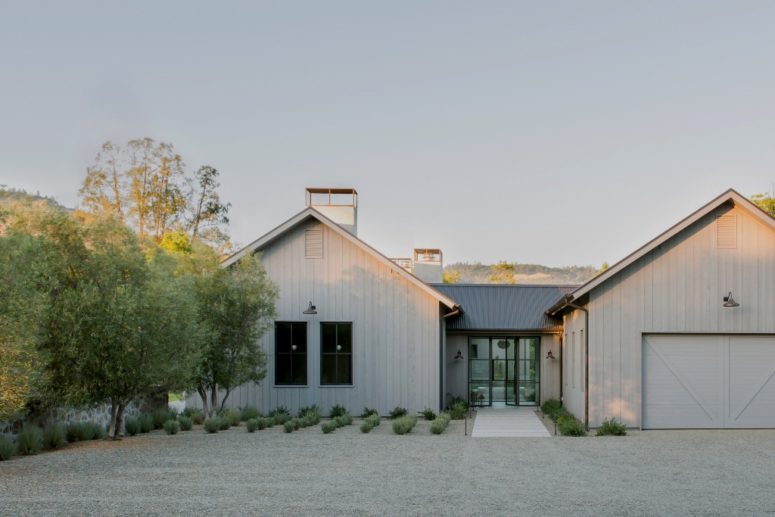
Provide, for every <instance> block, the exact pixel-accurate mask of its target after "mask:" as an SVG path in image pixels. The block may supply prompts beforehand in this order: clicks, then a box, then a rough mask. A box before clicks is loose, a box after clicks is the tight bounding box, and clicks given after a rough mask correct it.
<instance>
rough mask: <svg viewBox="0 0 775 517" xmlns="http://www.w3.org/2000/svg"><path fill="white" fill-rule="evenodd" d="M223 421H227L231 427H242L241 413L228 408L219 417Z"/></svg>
mask: <svg viewBox="0 0 775 517" xmlns="http://www.w3.org/2000/svg"><path fill="white" fill-rule="evenodd" d="M218 416H219V417H221V419H222V420H226V421H227V422H228V423H229V425H230V426H231V427H237V426H238V425H240V422H241V420H240V412H239V411H237V410H236V409H232V408H226V409H224V410H223V411H221V414H220V415H218Z"/></svg>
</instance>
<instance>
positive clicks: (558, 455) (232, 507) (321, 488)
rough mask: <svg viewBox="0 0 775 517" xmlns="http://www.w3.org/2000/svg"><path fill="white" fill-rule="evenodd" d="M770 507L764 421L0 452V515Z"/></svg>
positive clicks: (251, 437)
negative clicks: (740, 425) (707, 427)
mask: <svg viewBox="0 0 775 517" xmlns="http://www.w3.org/2000/svg"><path fill="white" fill-rule="evenodd" d="M205 512H208V513H214V514H231V515H243V514H273V515H274V514H284V515H299V514H326V515H333V514H337V515H338V514H348V515H366V514H370V515H396V514H426V515H430V514H433V515H441V514H445V515H449V514H452V515H481V514H511V515H514V514H521V515H560V514H568V515H668V514H680V515H746V514H757V515H758V514H766V513H775V431H769V430H766V431H650V432H640V433H634V434H633V435H632V436H628V437H624V438H593V437H588V438H489V439H486V438H479V439H473V438H467V437H465V436H463V432H462V423H460V422H453V423H452V425H451V427H450V430H449V434H444V435H441V436H433V435H430V434H429V433H428V424H427V422H420V423H419V424H418V427H417V428H416V429H415V431H413V433H412V434H410V435H406V436H394V435H392V434H390V431H389V425H386V423H384V422H383V424H382V425H381V426H380V427H379V428H377V429H376V430H375V431H374V432H372V434H369V435H362V434H361V433H360V431H359V430H358V428H357V421H356V425H354V426H352V427H348V428H343V429H339V430H337V431H336V432H334V433H332V434H330V435H323V434H322V433H321V432H320V430H319V428H317V427H315V428H309V429H304V430H301V431H297V432H295V433H293V434H290V435H288V434H284V433H283V432H282V431H281V429H279V428H273V429H269V430H265V431H260V432H256V433H254V434H248V433H246V432H245V428H244V427H240V428H237V429H232V430H230V431H227V432H221V433H218V434H215V435H207V434H205V433H204V432H203V431H202V430H201V428H195V430H194V431H190V432H187V433H181V434H180V435H177V436H166V435H164V434H161V433H159V432H156V433H152V434H150V435H144V436H141V437H135V438H129V439H126V440H123V441H122V442H119V443H112V442H89V443H82V444H78V445H76V446H73V447H69V448H67V449H66V450H63V451H59V452H54V453H45V454H40V455H38V456H34V457H27V458H20V459H15V460H12V461H10V462H3V463H0V514H2V515H23V514H39V513H46V514H51V513H61V514H102V515H111V514H134V515H148V514H174V513H194V514H201V513H205Z"/></svg>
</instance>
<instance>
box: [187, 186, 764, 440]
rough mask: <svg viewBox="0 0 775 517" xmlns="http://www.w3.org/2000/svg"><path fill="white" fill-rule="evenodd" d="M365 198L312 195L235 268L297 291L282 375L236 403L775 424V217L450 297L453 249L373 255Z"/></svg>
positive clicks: (279, 360) (279, 365)
mask: <svg viewBox="0 0 775 517" xmlns="http://www.w3.org/2000/svg"><path fill="white" fill-rule="evenodd" d="M357 199H358V198H357V192H356V191H355V190H354V189H316V188H311V189H307V192H306V205H307V206H306V208H305V209H304V210H302V211H301V212H299V213H298V214H296V215H295V216H293V217H292V218H291V219H289V220H287V221H285V222H284V223H282V224H281V225H280V226H278V227H276V228H275V229H273V230H271V231H270V232H268V233H267V234H265V235H264V236H262V237H260V238H259V239H257V240H256V241H254V242H253V243H251V244H249V245H248V246H246V247H245V248H243V249H242V250H240V251H239V252H237V253H235V254H234V255H233V256H231V257H230V258H229V259H228V260H226V261H225V263H224V265H225V266H229V265H231V264H233V263H235V262H237V261H238V260H239V259H240V258H241V257H243V256H245V255H247V254H249V253H261V257H262V262H263V264H264V267H265V268H266V270H267V273H268V275H269V276H270V278H272V279H273V280H274V281H275V282H276V283H277V285H278V287H279V293H280V294H279V298H278V301H277V320H276V321H275V323H274V326H273V328H272V329H270V331H268V332H267V333H266V334H265V335H264V336H263V338H262V341H261V346H262V347H263V348H264V350H265V351H266V353H267V356H268V358H269V360H268V372H267V377H266V379H265V380H264V381H263V382H262V383H261V384H260V385H255V384H252V383H251V384H247V385H244V386H241V387H240V388H239V389H237V390H236V391H235V392H234V393H233V394H232V395H231V396H230V398H229V401H228V405H231V406H234V407H241V406H247V405H253V406H257V407H259V408H260V409H262V410H265V411H266V410H270V409H272V408H274V407H277V406H285V407H288V408H289V409H291V410H293V411H295V410H298V409H299V408H301V407H303V406H307V405H310V404H317V405H319V406H321V407H322V408H323V409H324V410H326V409H328V408H330V407H331V406H332V405H334V404H341V405H344V406H345V407H347V408H348V409H349V410H350V411H352V412H359V411H360V410H361V409H362V408H363V407H367V406H368V407H374V408H376V409H378V410H379V411H380V413H382V414H386V413H388V412H389V411H390V410H391V409H392V408H393V407H395V406H402V407H406V408H407V409H409V410H410V411H419V410H421V409H423V408H425V407H429V408H433V409H440V408H443V407H445V406H446V405H447V404H449V402H450V401H451V400H453V399H454V398H458V397H459V398H463V399H465V400H466V401H468V402H469V403H470V404H472V405H480V406H490V405H495V406H498V405H516V406H536V405H540V404H541V403H542V402H543V401H545V400H548V399H554V398H558V399H561V400H563V403H564V404H565V406H566V407H567V408H568V409H569V410H570V411H571V412H573V413H574V414H575V415H576V416H577V417H578V418H580V419H581V420H582V421H583V422H584V423H585V424H587V425H588V426H592V427H596V426H598V425H600V423H601V422H602V421H603V420H605V419H606V418H612V417H613V418H617V419H619V420H620V421H623V422H624V423H626V424H627V425H628V426H631V427H642V428H676V427H677V428H681V427H690V428H697V427H714V428H723V427H775V411H773V410H772V409H773V408H775V380H773V377H775V220H773V219H772V218H770V217H769V216H768V215H767V214H766V213H764V212H762V211H761V210H759V209H758V208H757V207H756V206H755V205H754V204H752V203H751V202H750V201H748V200H747V199H745V198H744V197H742V196H741V195H740V194H738V193H737V192H735V191H734V190H729V191H727V192H725V193H724V194H722V195H720V196H719V197H717V198H715V199H714V200H712V201H711V202H710V203H708V204H707V205H705V206H704V207H702V208H700V209H699V210H697V211H696V212H694V213H692V214H691V215H689V216H688V217H687V218H685V219H683V220H682V221H680V222H679V223H678V224H676V225H675V226H673V227H672V228H670V229H669V230H667V231H666V232H665V233H663V234H662V235H660V236H658V237H657V238H655V239H653V240H652V241H650V242H649V243H647V244H646V245H644V246H643V247H641V248H640V249H638V250H637V251H635V252H634V253H632V254H631V255H629V256H628V257H626V258H625V259H623V260H622V261H620V262H619V263H617V264H614V265H613V266H612V267H610V268H609V269H608V270H606V271H605V272H603V273H602V274H600V275H598V276H597V277H596V278H593V279H592V280H590V281H589V282H587V283H585V284H584V285H581V286H562V285H559V286H546V285H515V286H512V285H460V284H452V285H447V284H442V283H441V276H442V270H443V255H442V252H441V250H439V249H437V248H421V249H416V250H414V253H413V255H412V257H406V258H400V259H391V258H388V257H386V256H384V255H382V254H381V253H379V252H378V251H377V250H375V249H374V248H372V247H370V246H369V245H368V244H366V243H365V242H363V241H362V240H361V239H360V238H359V237H358V235H357V227H358V225H357V209H358V206H357V205H358V203H357ZM189 403H190V404H193V405H196V404H198V403H199V401H198V400H197V399H196V398H192V399H190V400H189Z"/></svg>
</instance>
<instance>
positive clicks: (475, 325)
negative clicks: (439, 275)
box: [432, 284, 578, 330]
mask: <svg viewBox="0 0 775 517" xmlns="http://www.w3.org/2000/svg"><path fill="white" fill-rule="evenodd" d="M432 285H433V287H434V288H435V289H437V290H439V291H441V292H442V293H444V294H446V295H447V296H449V297H450V298H452V299H453V300H455V301H456V302H457V303H458V304H460V307H461V308H462V309H463V314H462V315H460V316H457V317H453V318H449V319H448V320H447V329H448V330H552V329H556V328H557V327H559V326H560V323H559V321H558V320H555V319H552V318H550V317H549V316H547V315H546V312H545V311H546V310H547V309H548V308H549V307H551V306H552V305H553V304H554V303H555V302H557V301H558V300H559V299H560V298H562V297H563V296H564V295H566V294H568V293H570V292H572V291H573V290H574V289H576V288H577V287H578V286H575V285H536V284H533V285H501V284H432Z"/></svg>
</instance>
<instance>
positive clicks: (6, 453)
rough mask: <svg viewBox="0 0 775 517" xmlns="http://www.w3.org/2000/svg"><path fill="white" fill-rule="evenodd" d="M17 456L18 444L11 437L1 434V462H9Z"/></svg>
mask: <svg viewBox="0 0 775 517" xmlns="http://www.w3.org/2000/svg"><path fill="white" fill-rule="evenodd" d="M14 454H16V444H15V443H13V440H12V439H11V437H10V436H6V435H4V434H0V461H8V460H10V459H11V458H13V455H14Z"/></svg>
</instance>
